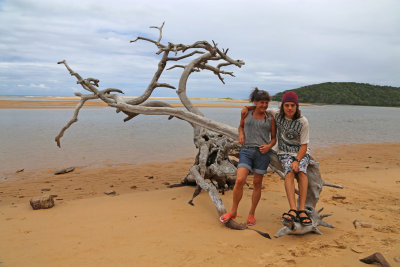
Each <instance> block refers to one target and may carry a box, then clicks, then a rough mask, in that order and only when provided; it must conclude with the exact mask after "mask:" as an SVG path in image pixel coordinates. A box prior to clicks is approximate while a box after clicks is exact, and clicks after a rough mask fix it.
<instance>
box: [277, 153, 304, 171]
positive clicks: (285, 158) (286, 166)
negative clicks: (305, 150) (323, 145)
mask: <svg viewBox="0 0 400 267" xmlns="http://www.w3.org/2000/svg"><path fill="white" fill-rule="evenodd" d="M278 158H279V160H280V161H281V163H282V168H283V170H284V172H285V176H286V174H288V173H289V172H293V170H292V167H290V165H291V164H292V162H293V160H294V157H293V156H290V155H288V154H279V155H278ZM309 163H310V156H309V155H308V154H306V155H305V156H304V158H302V159H301V160H300V162H299V172H304V173H305V174H307V167H308V164H309Z"/></svg>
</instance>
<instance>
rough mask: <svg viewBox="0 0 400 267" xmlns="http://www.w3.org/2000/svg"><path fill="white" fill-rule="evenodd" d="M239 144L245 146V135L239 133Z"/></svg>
mask: <svg viewBox="0 0 400 267" xmlns="http://www.w3.org/2000/svg"><path fill="white" fill-rule="evenodd" d="M238 141H239V144H241V145H242V146H243V145H244V134H243V133H239V139H238Z"/></svg>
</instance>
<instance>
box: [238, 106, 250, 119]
mask: <svg viewBox="0 0 400 267" xmlns="http://www.w3.org/2000/svg"><path fill="white" fill-rule="evenodd" d="M247 113H249V109H248V108H247V107H246V106H244V107H243V108H242V111H241V112H240V116H241V117H242V119H245V118H246V117H247Z"/></svg>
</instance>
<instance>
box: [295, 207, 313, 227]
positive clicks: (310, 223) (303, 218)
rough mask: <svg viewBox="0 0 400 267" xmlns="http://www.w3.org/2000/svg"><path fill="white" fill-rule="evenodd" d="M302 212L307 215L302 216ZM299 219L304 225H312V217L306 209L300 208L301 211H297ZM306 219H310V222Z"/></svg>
mask: <svg viewBox="0 0 400 267" xmlns="http://www.w3.org/2000/svg"><path fill="white" fill-rule="evenodd" d="M301 213H304V214H305V215H306V216H305V217H300V214H301ZM297 219H298V220H299V222H300V223H301V224H302V225H304V226H307V225H312V221H311V218H310V216H308V214H307V212H306V211H305V210H299V211H297ZM306 220H308V222H305V221H306Z"/></svg>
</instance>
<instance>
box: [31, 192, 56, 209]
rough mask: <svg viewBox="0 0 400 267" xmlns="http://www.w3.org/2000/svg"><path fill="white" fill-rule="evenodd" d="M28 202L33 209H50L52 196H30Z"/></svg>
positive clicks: (52, 203)
mask: <svg viewBox="0 0 400 267" xmlns="http://www.w3.org/2000/svg"><path fill="white" fill-rule="evenodd" d="M29 202H30V204H31V206H32V209H34V210H39V209H50V208H52V207H54V200H53V196H49V195H44V196H41V197H37V198H32V199H31V200H30V201H29Z"/></svg>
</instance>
